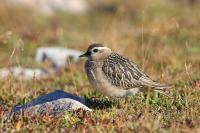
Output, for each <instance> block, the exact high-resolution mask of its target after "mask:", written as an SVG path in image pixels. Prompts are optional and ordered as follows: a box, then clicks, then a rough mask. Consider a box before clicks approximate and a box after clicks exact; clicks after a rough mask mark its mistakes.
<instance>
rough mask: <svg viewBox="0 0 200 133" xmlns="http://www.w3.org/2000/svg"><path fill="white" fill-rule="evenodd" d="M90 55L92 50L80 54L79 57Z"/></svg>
mask: <svg viewBox="0 0 200 133" xmlns="http://www.w3.org/2000/svg"><path fill="white" fill-rule="evenodd" d="M88 56H90V52H85V53H84V54H82V55H80V56H79V57H88Z"/></svg>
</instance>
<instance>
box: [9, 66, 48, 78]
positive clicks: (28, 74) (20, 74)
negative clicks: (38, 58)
mask: <svg viewBox="0 0 200 133" xmlns="http://www.w3.org/2000/svg"><path fill="white" fill-rule="evenodd" d="M11 73H12V75H13V76H14V77H15V78H17V79H22V80H31V79H33V78H36V79H42V78H45V77H46V76H47V73H46V72H45V71H43V70H41V69H38V68H35V69H31V68H22V67H13V68H12V69H11Z"/></svg>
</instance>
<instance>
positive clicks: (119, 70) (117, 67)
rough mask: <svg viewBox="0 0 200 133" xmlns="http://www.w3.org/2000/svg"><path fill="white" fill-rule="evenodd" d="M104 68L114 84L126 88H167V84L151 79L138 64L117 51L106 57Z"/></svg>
mask: <svg viewBox="0 0 200 133" xmlns="http://www.w3.org/2000/svg"><path fill="white" fill-rule="evenodd" d="M102 70H103V72H104V74H105V75H106V77H107V79H108V80H109V81H110V82H111V83H112V84H113V85H115V86H118V87H121V88H124V89H129V88H134V87H145V88H148V87H149V88H157V89H164V88H167V86H166V85H165V84H159V83H156V82H155V81H153V80H151V79H150V78H149V77H148V76H147V75H146V74H144V73H143V72H142V71H141V70H139V69H138V67H137V65H135V64H134V63H133V62H131V61H130V60H129V59H128V58H125V57H123V56H121V55H119V54H117V53H112V54H111V55H109V56H108V57H107V59H105V61H104V64H103V66H102Z"/></svg>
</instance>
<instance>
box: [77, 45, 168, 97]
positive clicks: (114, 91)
mask: <svg viewBox="0 0 200 133" xmlns="http://www.w3.org/2000/svg"><path fill="white" fill-rule="evenodd" d="M80 57H87V61H86V62H85V72H86V74H87V77H88V80H89V82H90V83H91V84H92V86H93V87H95V88H96V89H97V90H99V91H100V92H102V93H103V94H105V95H107V96H111V97H114V98H119V97H127V96H130V95H135V94H137V93H138V92H144V91H146V90H148V89H150V90H153V91H158V92H163V90H165V89H166V88H171V87H172V85H167V84H161V83H157V82H155V81H153V80H152V79H151V78H149V76H147V75H146V74H145V73H143V72H142V71H141V70H140V69H139V68H138V67H137V65H136V64H135V63H134V62H132V61H130V60H129V59H128V58H126V57H124V56H122V55H120V54H118V53H116V52H113V51H112V50H111V49H110V48H108V47H105V46H103V45H102V44H92V45H90V46H89V47H88V49H87V51H86V52H85V53H84V54H82V55H80Z"/></svg>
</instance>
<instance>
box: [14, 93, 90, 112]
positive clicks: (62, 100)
mask: <svg viewBox="0 0 200 133" xmlns="http://www.w3.org/2000/svg"><path fill="white" fill-rule="evenodd" d="M77 109H83V110H85V111H89V112H91V111H92V110H91V109H90V108H88V107H87V106H86V105H85V101H84V99H82V98H80V97H78V96H75V95H72V94H70V93H67V92H64V91H62V90H57V91H54V92H52V93H49V94H45V95H42V96H40V97H38V98H36V99H33V100H32V101H31V102H29V103H26V104H24V105H20V106H16V107H14V108H13V109H12V111H11V113H12V114H16V113H20V112H23V114H24V115H26V116H42V115H49V116H57V115H60V114H62V113H64V112H66V111H72V110H77Z"/></svg>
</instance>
